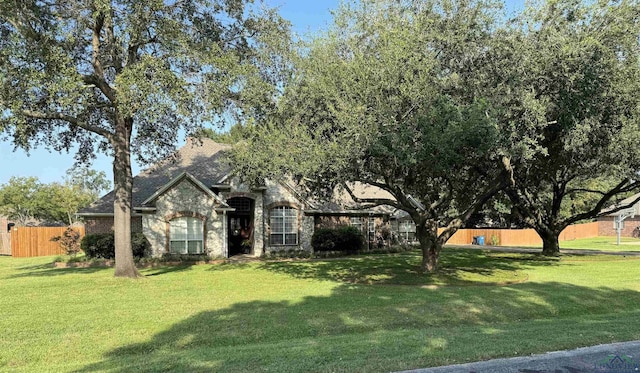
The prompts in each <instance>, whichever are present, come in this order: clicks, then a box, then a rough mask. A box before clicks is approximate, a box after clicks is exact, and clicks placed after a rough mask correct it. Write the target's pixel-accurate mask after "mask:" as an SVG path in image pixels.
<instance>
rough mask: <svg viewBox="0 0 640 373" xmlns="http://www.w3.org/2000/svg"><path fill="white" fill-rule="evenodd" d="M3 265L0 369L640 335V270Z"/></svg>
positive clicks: (355, 359) (307, 357) (479, 262)
mask: <svg viewBox="0 0 640 373" xmlns="http://www.w3.org/2000/svg"><path fill="white" fill-rule="evenodd" d="M51 260H52V258H34V259H16V258H5V257H0V331H1V332H2V334H1V336H0V370H3V371H25V372H27V371H28V372H33V371H56V372H58V371H75V372H94V371H115V372H129V371H130V372H137V371H185V372H194V371H195V372H198V371H202V372H205V371H206V372H210V371H225V372H226V371H232V372H247V371H277V372H302V371H304V372H307V371H323V372H326V371H331V372H339V371H348V372H378V371H380V372H382V371H393V370H402V369H411V368H418V367H427V366H436V365H443V364H452V363H460V362H466V361H475V360H480V359H489V358H493V357H508V356H515V355H527V354H531V353H540V352H545V351H551V350H558V349H566V348H575V347H579V346H587V345H593V344H599V343H608V342H614V341H624V340H633V339H640V329H638V328H637V325H639V324H640V308H639V307H638V304H640V259H634V258H623V257H613V256H562V257H560V258H552V259H548V258H543V257H539V256H535V255H524V254H504V253H488V252H481V251H477V250H461V249H455V250H450V249H445V250H444V252H443V256H442V263H441V264H442V266H443V271H442V272H441V273H439V274H438V275H436V276H428V275H427V276H420V275H418V274H416V273H415V271H416V268H417V266H418V264H419V261H420V256H419V253H418V252H408V253H403V254H396V255H371V256H357V257H353V258H346V259H331V260H312V261H267V262H255V263H249V264H214V265H195V266H190V265H182V266H165V267H156V268H149V269H143V270H142V273H143V274H144V275H145V276H146V278H145V279H142V280H140V281H131V280H123V279H116V278H113V269H110V268H68V269H56V268H52V267H51V266H50V264H49V263H50V262H51Z"/></svg>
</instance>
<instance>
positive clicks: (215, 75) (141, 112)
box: [0, 0, 289, 277]
mask: <svg viewBox="0 0 640 373" xmlns="http://www.w3.org/2000/svg"><path fill="white" fill-rule="evenodd" d="M288 28H289V25H288V23H287V22H285V21H284V20H283V19H282V18H280V17H279V16H278V14H277V12H276V11H274V10H272V9H267V8H266V7H260V6H259V5H257V4H256V5H254V4H253V1H251V0H194V1H184V2H183V1H176V2H164V1H145V2H131V1H125V0H114V1H108V2H104V1H98V2H78V1H72V2H52V3H46V2H28V3H24V4H23V3H16V2H2V3H0V113H1V115H0V133H3V134H4V135H5V136H8V137H10V138H12V140H13V142H14V144H15V145H16V146H17V147H21V148H23V149H25V150H29V149H30V148H31V147H33V146H40V145H42V146H45V147H47V148H49V149H53V150H55V151H69V150H70V149H71V148H72V146H73V145H77V147H78V151H77V153H76V156H75V157H76V159H77V160H78V161H80V162H88V161H90V160H91V159H93V158H94V157H95V154H97V153H98V152H102V153H106V154H108V155H110V156H113V157H114V162H113V164H114V173H113V174H114V194H115V196H116V198H115V204H116V206H115V208H114V230H115V234H116V238H117V239H116V242H117V243H118V247H117V250H116V255H117V256H118V258H117V264H116V276H119V277H138V273H137V271H136V269H135V266H134V263H133V258H132V255H131V242H130V241H129V240H130V238H129V237H128V234H126V232H127V231H128V229H127V227H128V226H130V224H131V206H130V201H131V194H132V185H133V184H132V181H131V180H132V178H133V176H132V174H131V156H132V155H133V156H134V157H136V158H137V159H138V161H139V162H141V163H148V162H151V161H153V160H157V159H159V158H164V157H166V156H169V155H170V154H171V153H172V152H173V151H174V149H175V145H176V139H177V138H178V136H179V135H180V134H182V133H186V134H191V133H194V132H196V131H197V130H199V129H201V128H202V126H203V124H204V123H213V124H217V125H220V124H224V123H225V122H227V121H233V120H235V121H240V119H241V118H252V117H261V116H264V115H265V114H267V113H268V112H270V111H271V110H272V108H273V106H274V97H276V96H277V95H278V93H279V91H278V86H279V84H280V82H281V81H282V76H283V74H284V73H283V71H286V70H287V69H286V67H287V66H288V64H287V63H286V59H285V57H284V56H286V52H287V49H288V48H289V30H288Z"/></svg>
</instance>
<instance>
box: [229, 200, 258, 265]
mask: <svg viewBox="0 0 640 373" xmlns="http://www.w3.org/2000/svg"><path fill="white" fill-rule="evenodd" d="M227 203H228V204H229V206H231V207H233V208H235V209H236V211H233V212H230V213H229V215H228V225H227V226H228V227H229V231H228V236H227V237H229V256H230V257H231V256H234V255H239V254H251V253H252V252H253V200H252V199H250V198H245V197H237V198H230V199H229V200H227Z"/></svg>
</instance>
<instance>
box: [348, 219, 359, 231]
mask: <svg viewBox="0 0 640 373" xmlns="http://www.w3.org/2000/svg"><path fill="white" fill-rule="evenodd" d="M349 223H350V224H351V226H352V227H354V228H356V229H357V230H358V231H359V232H362V217H360V216H351V217H350V218H349Z"/></svg>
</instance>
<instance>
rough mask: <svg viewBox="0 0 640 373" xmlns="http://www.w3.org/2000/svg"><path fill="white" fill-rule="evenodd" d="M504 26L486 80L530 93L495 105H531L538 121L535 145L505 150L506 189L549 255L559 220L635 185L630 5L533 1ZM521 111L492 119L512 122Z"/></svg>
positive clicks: (638, 42) (635, 73)
mask: <svg viewBox="0 0 640 373" xmlns="http://www.w3.org/2000/svg"><path fill="white" fill-rule="evenodd" d="M508 31H509V32H508V36H507V37H504V38H502V39H501V45H502V48H501V50H500V51H497V54H496V56H494V60H495V59H500V58H507V59H508V60H509V61H510V63H509V65H505V66H502V68H501V69H500V74H494V76H495V77H496V78H497V79H496V80H495V81H494V83H493V84H492V86H493V87H500V86H503V87H506V88H508V89H510V90H511V91H512V92H517V91H528V92H530V95H529V97H528V103H527V102H525V101H523V100H518V99H517V97H514V98H513V99H512V100H511V101H510V102H506V103H501V104H500V105H503V106H505V104H509V105H512V107H514V108H525V109H526V108H530V110H535V111H536V112H537V115H538V122H539V123H540V124H542V126H540V127H536V128H535V131H533V132H532V133H531V135H530V136H529V138H533V139H535V140H536V144H537V148H538V151H536V152H535V153H534V154H531V155H530V156H528V157H527V156H518V155H514V156H512V157H510V160H511V162H509V163H508V165H510V166H511V167H510V168H508V170H509V171H510V172H511V173H512V175H513V180H512V181H513V183H511V184H510V185H509V187H508V188H507V189H506V194H507V195H508V196H509V197H510V199H511V201H512V203H513V206H514V212H515V213H516V214H517V215H519V216H520V217H521V218H522V220H523V221H524V222H525V223H526V224H527V225H529V226H530V227H532V228H534V229H535V230H536V232H537V233H538V234H539V235H540V237H541V238H542V240H543V253H544V254H547V255H556V254H558V253H559V243H558V237H559V235H560V233H561V232H562V230H563V229H564V228H566V227H567V226H568V225H570V224H573V223H576V222H579V221H581V220H584V219H589V218H593V217H595V216H597V215H598V214H599V213H600V211H601V210H602V208H603V207H606V206H607V205H609V204H612V202H614V201H616V200H618V199H621V198H624V197H627V196H628V195H629V193H632V192H634V191H637V190H640V181H639V177H640V175H639V174H638V172H639V171H640V147H639V146H638V144H639V143H640V6H639V4H638V2H637V1H620V2H606V1H605V2H593V3H590V4H587V3H585V2H580V1H571V0H560V1H548V2H541V3H540V4H538V6H536V7H531V8H528V10H527V11H526V12H523V13H522V14H520V15H519V16H518V17H517V18H516V19H514V21H513V27H512V28H510V29H509V30H508ZM499 54H502V57H500V55H499ZM509 56H511V57H509ZM486 89H492V87H486ZM524 113H525V111H524V110H516V111H511V112H509V113H508V115H505V116H503V119H499V121H501V122H503V123H509V122H511V123H519V122H522V121H524V120H525V118H524ZM624 207H628V206H618V207H617V208H618V209H621V208H624Z"/></svg>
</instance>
